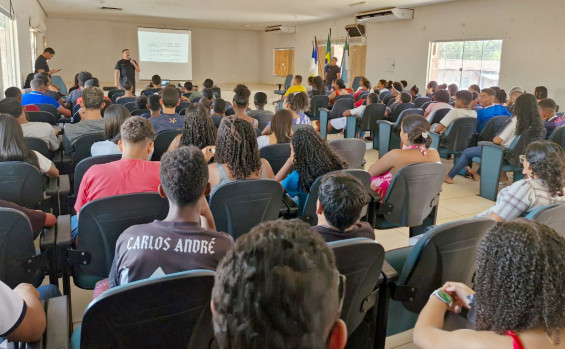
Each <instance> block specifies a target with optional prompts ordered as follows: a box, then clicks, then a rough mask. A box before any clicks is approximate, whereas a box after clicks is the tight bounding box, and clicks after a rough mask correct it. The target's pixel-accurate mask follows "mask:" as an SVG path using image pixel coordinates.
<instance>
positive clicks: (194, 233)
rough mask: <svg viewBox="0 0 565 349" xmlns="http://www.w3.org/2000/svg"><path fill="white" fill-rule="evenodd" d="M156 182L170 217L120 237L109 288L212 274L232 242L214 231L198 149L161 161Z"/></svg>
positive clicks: (183, 149) (175, 152)
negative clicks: (177, 275)
mask: <svg viewBox="0 0 565 349" xmlns="http://www.w3.org/2000/svg"><path fill="white" fill-rule="evenodd" d="M160 178H161V184H160V185H159V189H158V191H159V194H160V195H161V197H163V198H167V199H168V201H169V214H168V215H167V217H166V218H165V219H164V220H162V221H159V220H155V221H153V222H152V223H148V224H140V225H134V226H131V227H130V228H128V229H126V230H125V231H124V232H123V233H122V234H121V235H120V237H119V238H118V241H117V242H116V254H115V256H114V262H113V263H112V268H111V269H110V287H116V286H119V285H124V284H127V283H130V282H133V281H138V280H143V279H147V278H150V277H157V276H162V275H166V274H172V273H178V272H182V271H187V270H194V269H207V270H215V269H216V267H217V266H218V263H219V262H220V260H221V259H222V258H223V257H224V255H225V254H226V253H227V251H229V250H230V249H231V248H232V247H233V238H232V237H231V236H229V235H228V234H225V233H221V232H217V231H216V226H215V223H214V217H213V216H212V212H211V211H210V207H208V203H207V201H206V195H207V194H209V192H210V184H209V183H208V164H207V162H206V160H205V159H204V155H203V154H202V151H201V150H200V149H198V148H197V147H195V146H188V147H180V148H177V149H175V150H173V151H172V152H169V153H166V154H165V155H163V158H162V159H161V169H160ZM201 216H203V217H204V219H203V220H202V226H201V218H200V217H201ZM147 241H149V243H147Z"/></svg>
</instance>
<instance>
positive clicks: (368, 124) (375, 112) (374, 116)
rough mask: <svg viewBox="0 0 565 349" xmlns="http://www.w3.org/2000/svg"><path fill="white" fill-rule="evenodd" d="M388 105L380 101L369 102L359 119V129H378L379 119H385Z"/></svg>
mask: <svg viewBox="0 0 565 349" xmlns="http://www.w3.org/2000/svg"><path fill="white" fill-rule="evenodd" d="M385 112H386V106H385V105H384V104H380V103H373V104H369V105H368V106H367V107H366V108H365V111H364V112H363V117H362V118H361V119H359V120H357V129H359V130H365V131H377V130H378V128H379V126H378V124H377V121H379V120H384V118H385Z"/></svg>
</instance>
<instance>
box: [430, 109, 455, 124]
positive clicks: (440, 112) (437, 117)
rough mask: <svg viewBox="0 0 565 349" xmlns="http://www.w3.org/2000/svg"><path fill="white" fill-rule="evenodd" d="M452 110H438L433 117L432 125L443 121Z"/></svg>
mask: <svg viewBox="0 0 565 349" xmlns="http://www.w3.org/2000/svg"><path fill="white" fill-rule="evenodd" d="M450 110H451V109H449V108H441V109H438V110H436V111H435V112H434V115H433V116H432V120H431V121H430V125H433V124H437V123H439V122H440V121H441V119H443V117H444V116H445V115H446V114H447V113H449V111H450Z"/></svg>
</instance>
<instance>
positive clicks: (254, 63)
mask: <svg viewBox="0 0 565 349" xmlns="http://www.w3.org/2000/svg"><path fill="white" fill-rule="evenodd" d="M47 25H48V28H49V45H50V46H51V47H53V48H54V49H55V51H56V52H57V54H56V56H55V57H54V58H53V60H52V62H50V64H49V65H50V67H52V68H53V69H54V68H63V71H61V75H62V76H63V79H64V80H65V81H72V80H73V79H74V75H75V74H76V73H78V72H79V71H81V70H88V71H90V72H91V73H92V74H93V75H94V76H96V77H97V78H99V79H100V81H101V82H106V83H107V82H110V83H113V81H114V67H115V65H116V62H117V61H118V60H119V59H121V55H122V49H124V48H129V49H130V50H131V53H132V57H134V58H137V57H139V55H138V47H137V27H138V26H143V25H147V26H152V25H150V24H143V23H131V22H116V21H100V20H73V19H61V18H49V19H48V21H47ZM153 26H154V25H153ZM176 28H180V27H176ZM188 29H191V30H192V58H193V66H192V71H193V80H194V81H195V82H197V83H198V84H201V83H202V81H204V79H205V78H208V77H209V78H212V79H213V80H214V81H215V82H216V81H217V82H257V81H259V71H258V69H257V67H258V66H259V37H260V33H259V32H257V31H246V30H224V29H209V28H194V27H189V28H188ZM141 69H143V66H141ZM163 78H169V79H173V80H174V79H175V78H174V77H163Z"/></svg>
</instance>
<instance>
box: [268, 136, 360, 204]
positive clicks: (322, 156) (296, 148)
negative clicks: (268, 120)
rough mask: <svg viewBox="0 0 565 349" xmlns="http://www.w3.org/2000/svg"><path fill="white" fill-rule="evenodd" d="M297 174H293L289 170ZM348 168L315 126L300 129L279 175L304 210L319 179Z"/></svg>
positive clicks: (294, 137) (285, 187)
mask: <svg viewBox="0 0 565 349" xmlns="http://www.w3.org/2000/svg"><path fill="white" fill-rule="evenodd" d="M293 166H294V171H292V172H291V173H290V174H288V173H289V171H290V169H291V168H292V167H293ZM348 167H349V165H348V164H347V162H346V161H345V160H343V159H342V158H341V156H339V155H338V154H337V153H336V152H335V151H334V150H333V149H332V147H330V146H329V145H328V142H326V141H325V140H324V139H323V138H322V137H321V136H320V134H319V133H318V132H316V130H315V129H314V128H313V127H303V128H299V129H298V130H297V131H296V132H295V133H294V136H292V139H291V141H290V157H289V158H288V160H287V161H286V162H285V164H284V165H283V167H282V168H281V169H280V170H279V172H278V173H277V176H276V177H275V179H276V180H277V181H279V182H281V184H282V186H283V188H284V189H285V190H286V192H287V193H288V195H289V196H290V197H291V198H293V200H294V201H296V203H297V204H298V207H299V208H300V210H301V211H302V209H303V208H304V204H305V203H306V197H307V196H308V193H309V192H310V187H311V186H312V184H313V183H314V181H315V180H316V178H318V177H320V176H323V175H325V174H326V173H328V172H331V171H337V170H343V169H346V168H348Z"/></svg>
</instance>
